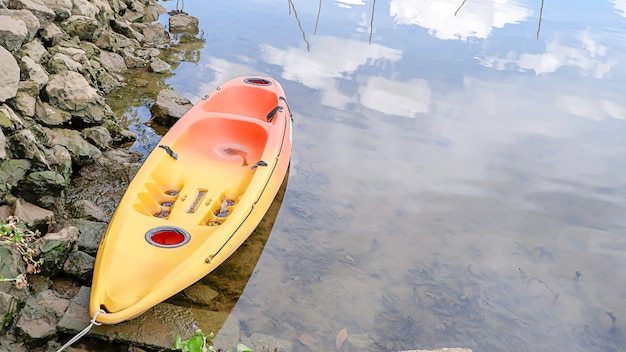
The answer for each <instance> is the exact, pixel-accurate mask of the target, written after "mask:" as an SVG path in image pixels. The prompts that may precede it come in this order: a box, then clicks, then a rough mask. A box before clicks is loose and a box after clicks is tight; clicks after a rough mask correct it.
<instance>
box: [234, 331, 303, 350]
mask: <svg viewBox="0 0 626 352" xmlns="http://www.w3.org/2000/svg"><path fill="white" fill-rule="evenodd" d="M241 342H242V343H243V344H245V345H246V346H248V347H250V348H252V349H253V350H255V351H262V350H270V351H276V352H288V351H292V350H293V344H292V343H291V341H287V340H281V339H277V338H276V337H274V336H270V335H265V334H259V333H256V332H255V333H253V334H252V335H250V337H248V338H242V341H241Z"/></svg>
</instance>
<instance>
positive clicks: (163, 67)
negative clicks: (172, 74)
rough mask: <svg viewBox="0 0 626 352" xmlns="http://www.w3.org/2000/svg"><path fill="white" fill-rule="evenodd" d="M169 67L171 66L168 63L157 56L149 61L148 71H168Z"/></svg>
mask: <svg viewBox="0 0 626 352" xmlns="http://www.w3.org/2000/svg"><path fill="white" fill-rule="evenodd" d="M171 68H172V66H170V64H168V63H167V62H165V61H163V60H161V59H159V58H158V57H155V58H154V59H153V60H152V62H151V63H150V71H152V72H154V73H163V72H168V71H169V70H170V69H171Z"/></svg>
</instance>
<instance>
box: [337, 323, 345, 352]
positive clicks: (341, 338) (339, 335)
mask: <svg viewBox="0 0 626 352" xmlns="http://www.w3.org/2000/svg"><path fill="white" fill-rule="evenodd" d="M347 338H348V330H346V328H343V329H341V330H339V332H338V333H337V336H336V337H335V347H337V350H339V349H340V348H341V345H343V343H344V341H346V339H347Z"/></svg>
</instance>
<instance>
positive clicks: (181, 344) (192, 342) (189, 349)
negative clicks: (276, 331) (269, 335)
mask: <svg viewBox="0 0 626 352" xmlns="http://www.w3.org/2000/svg"><path fill="white" fill-rule="evenodd" d="M191 327H192V329H194V330H193V336H192V337H191V338H189V339H187V340H182V339H181V337H180V334H178V335H176V340H175V341H174V345H173V346H172V350H174V351H175V350H180V351H182V352H218V351H223V350H222V349H218V350H216V349H215V347H213V338H215V334H214V333H212V332H211V333H209V334H207V335H204V333H203V332H202V329H200V328H198V327H197V326H196V324H195V323H194V324H192V326H191ZM225 352H231V350H226V351H225ZM237 352H254V351H253V350H252V349H251V348H250V347H248V346H246V345H244V344H243V343H239V344H237Z"/></svg>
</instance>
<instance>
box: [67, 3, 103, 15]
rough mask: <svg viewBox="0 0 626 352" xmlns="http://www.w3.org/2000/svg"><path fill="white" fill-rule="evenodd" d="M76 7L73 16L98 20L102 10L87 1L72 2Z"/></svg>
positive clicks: (73, 9)
mask: <svg viewBox="0 0 626 352" xmlns="http://www.w3.org/2000/svg"><path fill="white" fill-rule="evenodd" d="M72 3H73V4H74V7H73V8H72V14H73V15H79V16H85V17H90V18H94V19H95V18H96V16H97V15H98V13H99V12H100V10H99V9H98V7H97V6H96V5H94V4H92V3H90V2H89V1H87V0H72Z"/></svg>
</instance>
